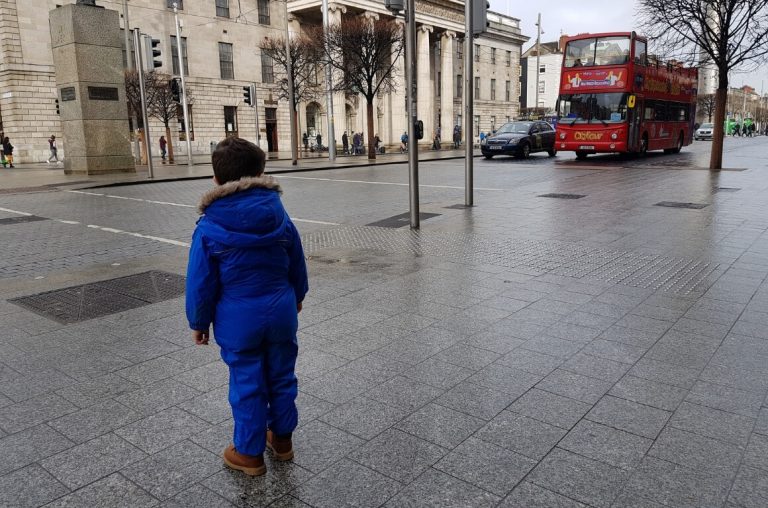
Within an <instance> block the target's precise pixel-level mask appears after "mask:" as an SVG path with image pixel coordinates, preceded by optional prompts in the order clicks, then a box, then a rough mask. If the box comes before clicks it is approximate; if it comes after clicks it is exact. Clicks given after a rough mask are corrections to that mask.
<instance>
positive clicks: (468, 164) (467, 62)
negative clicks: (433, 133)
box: [464, 0, 477, 206]
mask: <svg viewBox="0 0 768 508" xmlns="http://www.w3.org/2000/svg"><path fill="white" fill-rule="evenodd" d="M475 1H477V0H475ZM464 23H465V27H464V28H465V31H466V35H465V36H464V43H465V44H466V45H467V47H466V49H465V50H464V83H465V84H464V125H465V128H464V137H465V141H464V205H466V206H473V205H474V204H475V197H474V194H475V193H474V162H475V160H474V158H473V157H474V155H475V154H474V152H475V146H474V145H475V142H474V132H475V130H474V126H473V124H474V122H475V118H474V116H473V115H474V113H475V104H474V102H475V89H474V82H473V81H474V72H475V71H474V59H475V56H474V52H475V51H474V50H475V46H474V39H473V35H472V25H473V23H472V1H471V0H466V1H465V3H464Z"/></svg>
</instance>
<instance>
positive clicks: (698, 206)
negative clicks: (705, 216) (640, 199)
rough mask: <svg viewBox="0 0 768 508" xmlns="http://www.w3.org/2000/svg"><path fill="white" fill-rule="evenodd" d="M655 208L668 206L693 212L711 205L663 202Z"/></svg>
mask: <svg viewBox="0 0 768 508" xmlns="http://www.w3.org/2000/svg"><path fill="white" fill-rule="evenodd" d="M654 206H666V207H667V208H689V209H691V210H701V209H702V208H706V207H708V206H709V205H708V204H707V203H678V202H677V201H662V202H660V203H656V204H655V205H654Z"/></svg>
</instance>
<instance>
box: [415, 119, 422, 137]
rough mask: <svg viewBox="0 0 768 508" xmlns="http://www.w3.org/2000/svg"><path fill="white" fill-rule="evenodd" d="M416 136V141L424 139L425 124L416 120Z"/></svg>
mask: <svg viewBox="0 0 768 508" xmlns="http://www.w3.org/2000/svg"><path fill="white" fill-rule="evenodd" d="M413 127H414V129H413V130H414V131H416V132H415V134H416V139H424V122H422V121H421V120H416V124H415V125H414V126H413Z"/></svg>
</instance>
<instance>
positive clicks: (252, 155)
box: [211, 137, 266, 184]
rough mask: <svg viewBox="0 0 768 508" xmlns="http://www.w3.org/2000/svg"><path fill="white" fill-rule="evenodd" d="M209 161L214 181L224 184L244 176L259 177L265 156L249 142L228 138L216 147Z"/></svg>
mask: <svg viewBox="0 0 768 508" xmlns="http://www.w3.org/2000/svg"><path fill="white" fill-rule="evenodd" d="M211 160H212V162H213V174H214V175H216V180H218V181H219V184H224V183H227V182H232V181H235V180H240V179H241V178H242V177H244V176H261V175H262V173H264V164H265V161H266V156H265V155H264V151H263V150H262V149H261V148H259V147H258V146H256V145H254V144H253V143H251V142H250V141H246V140H244V139H242V138H236V137H230V138H226V139H224V140H222V141H221V142H220V143H219V144H218V145H216V150H214V152H213V156H212V157H211Z"/></svg>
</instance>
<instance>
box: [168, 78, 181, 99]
mask: <svg viewBox="0 0 768 508" xmlns="http://www.w3.org/2000/svg"><path fill="white" fill-rule="evenodd" d="M168 88H170V89H171V94H172V95H173V100H174V102H178V103H179V104H181V80H180V79H178V78H173V79H172V80H170V81H169V82H168Z"/></svg>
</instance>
